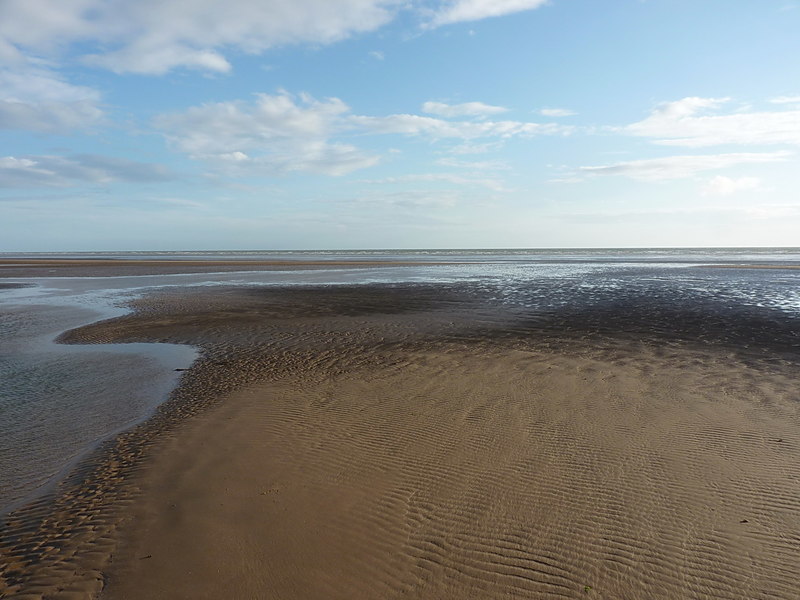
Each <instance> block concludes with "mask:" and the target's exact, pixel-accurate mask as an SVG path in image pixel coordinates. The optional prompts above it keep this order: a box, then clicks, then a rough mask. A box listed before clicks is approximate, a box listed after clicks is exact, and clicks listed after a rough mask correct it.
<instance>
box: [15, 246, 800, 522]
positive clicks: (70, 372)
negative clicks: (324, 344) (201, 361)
mask: <svg viewBox="0 0 800 600" xmlns="http://www.w3.org/2000/svg"><path fill="white" fill-rule="evenodd" d="M12 258H13V259H18V258H53V259H76V260H82V259H85V260H90V259H111V260H125V259H144V260H147V259H153V260H171V261H185V260H194V261H197V260H204V261H212V262H213V261H230V260H238V261H248V260H253V261H286V262H289V263H291V262H292V261H298V262H302V261H314V262H328V261H329V262H330V263H331V265H328V266H325V267H324V268H311V269H308V268H304V269H293V268H291V267H287V268H286V269H282V270H269V271H264V270H256V269H252V270H250V269H247V268H246V266H245V267H242V269H241V270H239V271H224V272H214V269H213V267H212V268H210V269H209V272H208V273H191V274H170V275H143V276H117V277H55V276H53V277H35V278H20V277H13V278H11V277H3V276H2V267H0V515H2V514H4V513H7V512H9V511H12V510H13V509H15V508H17V507H19V506H20V505H22V504H24V503H26V502H28V501H30V500H32V499H34V498H36V497H37V496H38V495H41V494H43V493H46V492H47V491H48V490H50V489H52V487H53V486H54V485H55V484H56V483H57V482H58V481H59V480H60V479H61V478H63V477H64V476H65V475H66V474H67V473H68V472H69V471H70V469H72V468H73V467H74V466H75V465H76V464H77V463H78V462H79V461H80V460H81V458H83V457H85V456H86V455H87V454H88V453H89V452H91V451H92V450H93V449H95V448H96V447H97V446H98V445H99V444H100V443H102V442H103V441H104V440H107V439H109V438H111V437H113V436H114V435H116V434H118V433H119V432H121V431H124V430H125V429H127V428H130V427H132V426H133V425H135V424H137V423H140V422H142V421H143V420H145V419H147V418H148V417H149V416H151V415H152V414H153V412H154V411H155V410H156V408H157V407H158V406H159V404H161V403H162V402H164V401H165V400H166V399H167V398H168V396H169V394H170V392H171V391H172V390H173V389H174V387H175V386H176V385H177V384H178V382H179V378H180V376H181V372H182V370H184V369H186V368H188V367H189V366H190V365H191V364H192V362H193V361H194V360H195V359H196V357H197V355H198V351H197V349H195V348H191V347H187V346H179V345H171V344H141V343H136V344H95V345H64V344H58V343H56V341H55V340H56V338H58V337H59V335H60V334H62V333H63V332H65V331H68V330H70V329H73V328H76V327H80V326H82V325H86V324H89V323H92V322H95V321H98V320H102V319H109V318H113V317H117V316H121V315H124V314H125V313H126V312H127V311H128V309H127V308H126V306H127V303H128V302H130V301H131V300H133V299H135V298H137V297H141V296H143V295H146V294H147V293H148V292H150V291H152V290H155V289H159V288H180V287H187V286H221V285H241V286H298V285H315V286H319V285H361V284H364V285H366V284H397V283H408V284H429V285H436V284H446V285H452V284H466V285H473V286H480V287H483V288H484V289H487V290H492V292H493V298H494V301H495V302H497V303H498V304H500V305H504V306H506V307H511V308H512V309H513V310H517V311H520V312H521V313H524V314H526V315H529V316H530V315H534V316H535V315H537V314H542V315H544V314H548V315H552V314H556V313H559V311H561V313H563V314H567V313H569V314H572V315H578V314H580V315H584V316H585V315H587V314H589V315H601V314H604V313H603V311H604V310H606V311H607V309H609V307H611V308H614V310H615V314H616V318H627V319H630V320H635V319H637V318H639V319H640V320H641V319H646V320H649V319H653V315H661V316H660V318H661V319H662V320H664V321H674V320H675V319H679V318H684V316H685V315H689V314H691V315H692V318H693V319H695V320H698V321H699V322H700V323H701V325H702V323H703V322H704V320H709V319H710V318H711V316H713V318H714V319H717V321H718V322H719V324H720V325H719V327H717V329H716V330H715V331H717V334H715V335H722V334H720V333H719V332H720V331H723V333H724V335H728V336H729V339H728V341H733V342H736V343H742V344H748V343H750V341H752V340H751V338H752V336H750V337H748V335H750V334H747V335H742V336H739V337H738V338H737V337H736V331H733V330H734V329H735V327H736V325H735V324H736V323H741V322H745V321H747V322H750V323H752V322H758V323H762V324H763V323H766V324H767V325H766V326H765V327H764V328H762V330H761V331H762V333H761V334H759V335H761V338H765V336H766V338H768V339H760V338H758V336H756V338H754V339H755V342H756V343H765V344H768V342H770V340H773V339H775V340H778V341H779V342H780V343H781V344H782V349H783V350H785V351H789V352H793V351H795V350H796V351H797V353H798V356H800V248H680V249H675V248H668V249H665V248H640V249H624V248H604V249H501V250H485V249H477V250H465V249H434V250H431V249H417V250H350V251H327V250H308V251H192V252H115V253H107V252H80V253H75V252H71V253H47V254H15V253H0V261H2V260H3V259H12ZM346 261H362V262H364V261H375V262H376V265H375V266H370V267H358V268H353V267H348V266H346V265H341V264H338V263H340V262H346ZM398 262H403V263H407V264H402V265H398V264H393V263H398ZM382 263H385V264H382ZM756 265H757V266H760V267H767V268H752V267H753V266H756ZM720 267H724V268H720ZM643 306H644V307H647V310H646V311H644V312H643V313H642V312H641V310H640V309H641V307H643ZM626 307H628V308H626ZM676 307H678V308H680V310H676ZM637 310H638V311H639V313H641V314H638V313H637ZM637 314H638V316H637ZM620 315H621V316H620ZM642 315H644V316H642ZM675 315H683V316H681V317H676V316H675ZM726 315H727V317H726ZM726 318H727V320H726ZM720 319H721V320H720ZM564 322H566V321H564ZM696 330H697V329H695V330H693V331H696ZM712 333H713V332H712ZM731 336H732V337H731ZM765 347H766V346H765Z"/></svg>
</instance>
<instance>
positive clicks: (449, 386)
mask: <svg viewBox="0 0 800 600" xmlns="http://www.w3.org/2000/svg"><path fill="white" fill-rule="evenodd" d="M141 266H142V265H137V268H138V267H141ZM146 266H147V267H148V268H150V267H151V266H153V265H146ZM262 266H264V267H269V268H273V267H274V265H262ZM312 266H313V265H312ZM334 266H335V265H334ZM156 267H158V266H157V265H156ZM200 267H202V265H201V266H200ZM231 267H232V268H234V267H236V265H231ZM284 267H285V265H284ZM15 268H16V267H15ZM70 268H71V267H70ZM80 268H89V267H87V266H82V267H80ZM96 268H102V269H107V268H115V267H113V265H112V266H109V265H96ZM116 268H117V269H118V268H119V267H116ZM159 268H160V267H159ZM170 268H172V267H170ZM193 268H194V267H193ZM205 268H207V267H205ZM730 270H731V269H730V268H729V269H724V270H722V271H724V272H722V271H715V273H711V274H710V275H708V277H732V276H734V275H735V274H730V275H729V274H728V272H729V271H730ZM756 271H759V270H756V269H749V270H748V274H745V275H743V276H742V277H745V278H755V277H763V276H764V275H761V274H760V273H758V272H756ZM768 271H769V270H768ZM717 272H719V273H721V274H719V275H718V274H716V273H717ZM697 273H705V272H700V271H697ZM645 275H647V276H650V275H651V274H650V273H649V272H646V273H645ZM582 277H584V275H582V274H579V275H575V276H574V284H570V285H574V286H583V285H585V284H584V283H583V279H581V278H582ZM669 277H672V276H671V275H670V276H664V279H663V281H661V280H660V282H659V283H658V285H655V284H651V283H648V280H647V278H646V277H644V276H643V275H638V272H637V279H631V282H630V289H626V290H622V291H621V290H620V289H618V288H614V287H613V286H608V285H605V284H604V285H605V287H602V288H599V287H598V288H597V289H599V290H600V291H594V292H592V293H593V294H594V295H593V296H591V301H589V300H580V298H579V297H578V296H577V295H576V292H575V289H578V287H575V288H574V289H573V288H572V287H569V288H568V287H564V290H565V291H564V294H562V295H563V298H562V296H559V295H558V293H557V291H558V290H557V288H558V286H559V285H561V286H566V284H564V283H559V282H561V281H562V280H560V279H559V280H556V279H553V280H546V281H545V280H542V281H539V280H537V281H536V283H535V284H528V283H524V284H519V286H518V287H516V288H513V289H510V288H506V287H503V286H502V285H500V284H498V283H497V282H496V281H494V280H492V281H490V282H488V283H487V282H486V281H485V280H484V279H481V278H476V279H473V280H470V281H460V280H450V281H445V282H432V283H426V282H393V283H364V284H358V285H354V284H341V285H319V284H309V285H295V286H282V285H276V286H272V287H261V286H241V285H233V284H230V285H221V286H217V287H214V288H209V287H194V288H189V287H179V286H172V287H165V288H163V289H158V290H152V291H150V292H148V293H146V294H143V295H141V296H140V297H138V298H137V299H134V300H132V301H131V302H130V308H131V309H132V311H133V312H131V313H129V314H127V315H123V316H118V317H114V318H111V319H107V320H102V321H99V322H96V323H92V324H89V325H85V326H82V327H78V328H77V329H72V330H70V331H67V332H65V333H63V334H62V335H61V337H60V340H59V341H61V342H62V343H65V344H106V343H129V342H137V343H143V342H165V343H171V344H182V345H189V346H192V347H195V348H197V349H198V351H199V358H198V359H197V360H196V361H195V362H194V363H193V364H192V366H191V367H189V368H188V370H186V371H184V372H182V373H181V380H180V384H179V385H178V387H177V388H176V390H175V391H174V392H173V393H172V395H171V397H170V399H169V400H168V401H167V402H166V403H164V404H163V405H161V407H160V408H159V409H158V411H157V412H156V414H155V415H154V416H153V417H152V418H150V419H148V420H146V421H145V422H144V423H141V424H139V425H137V426H136V427H134V428H131V429H128V430H126V431H125V432H123V433H122V434H120V435H118V436H116V437H114V438H113V439H112V440H109V441H108V442H106V443H104V444H103V445H102V446H101V447H100V448H98V449H97V450H96V451H95V452H94V453H93V454H92V455H91V456H90V457H88V458H87V459H86V460H84V461H83V462H82V463H81V465H80V467H79V468H78V469H77V470H76V471H74V472H73V473H71V474H70V475H69V477H67V478H66V479H65V480H64V481H63V483H62V484H61V486H60V488H59V491H58V493H56V494H53V495H50V496H48V497H45V498H42V499H41V500H38V501H36V502H33V503H32V504H30V505H28V506H26V507H23V508H21V509H19V510H17V511H15V512H14V513H12V514H11V515H9V516H8V518H7V521H6V523H5V525H4V527H3V532H2V537H1V538H0V594H3V595H4V597H12V598H70V599H72V598H103V599H111V600H115V599H124V598H131V599H133V598H165V599H166V598H387V597H400V596H404V597H410V598H556V597H561V598H603V599H612V598H614V599H619V598H623V599H628V598H629V599H646V598H654V599H656V598H730V599H734V598H735V599H742V600H744V599H753V598H778V599H783V598H785V599H790V598H794V597H796V595H797V588H796V580H797V573H798V572H800V500H798V498H800V493H798V492H800V460H798V459H800V438H799V437H798V431H800V403H798V395H797V390H798V383H800V380H799V379H798V375H797V372H798V371H797V362H798V358H799V357H800V354H798V327H797V321H796V319H795V318H794V316H793V315H792V314H789V313H787V312H786V311H783V312H782V311H780V310H778V309H777V308H774V307H772V308H770V307H767V308H764V307H763V306H758V305H756V304H748V303H746V302H741V301H740V302H738V303H735V302H732V301H731V300H730V298H731V297H733V296H728V295H725V294H726V293H724V290H723V288H722V287H721V286H718V287H713V286H706V288H707V289H706V291H704V292H703V294H701V295H699V296H698V295H697V293H695V292H694V291H686V290H689V289H690V288H689V286H687V285H684V284H681V285H677V284H674V283H673V281H674V280H677V279H676V278H675V277H673V279H670V278H669ZM692 277H693V279H692V281H694V279H696V276H694V275H692ZM714 281H716V280H714ZM748 281H749V280H748ZM664 282H666V283H664ZM637 285H640V286H643V287H641V288H637V287H636V286H637ZM692 285H694V286H695V287H697V285H698V284H696V283H693V284H692ZM737 285H738V284H737ZM645 286H646V287H645ZM692 289H694V288H692ZM543 295H546V296H547V297H548V298H555V300H553V301H552V302H550V300H548V302H549V303H548V304H546V306H545V305H544V304H541V303H540V304H537V305H536V306H537V308H536V310H531V309H530V308H529V306H531V304H530V302H531V301H530V299H531V298H539V297H540V296H543ZM521 297H524V299H525V302H523V301H521V300H519V298H521ZM526 302H527V303H526Z"/></svg>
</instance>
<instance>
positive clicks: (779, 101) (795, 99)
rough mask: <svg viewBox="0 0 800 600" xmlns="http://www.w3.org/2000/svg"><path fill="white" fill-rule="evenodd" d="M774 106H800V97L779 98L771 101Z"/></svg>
mask: <svg viewBox="0 0 800 600" xmlns="http://www.w3.org/2000/svg"><path fill="white" fill-rule="evenodd" d="M770 102H772V103H773V104H800V96H778V97H777V98H772V99H770Z"/></svg>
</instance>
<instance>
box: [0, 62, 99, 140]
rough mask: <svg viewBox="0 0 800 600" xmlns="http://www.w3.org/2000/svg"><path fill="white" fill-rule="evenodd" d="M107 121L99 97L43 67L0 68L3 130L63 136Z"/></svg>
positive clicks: (0, 119)
mask: <svg viewBox="0 0 800 600" xmlns="http://www.w3.org/2000/svg"><path fill="white" fill-rule="evenodd" d="M103 118H104V113H103V110H102V108H100V94H99V93H98V92H97V91H96V90H93V89H91V88H87V87H83V86H77V85H72V84H70V83H67V82H66V81H63V80H62V79H61V78H60V77H58V75H56V74H55V73H52V72H51V71H48V70H46V69H43V68H38V67H32V66H28V65H23V66H21V67H19V68H16V69H0V129H24V130H29V131H36V132H41V133H61V132H65V131H69V130H72V129H80V128H85V127H90V126H92V125H95V124H98V123H101V122H102V121H103Z"/></svg>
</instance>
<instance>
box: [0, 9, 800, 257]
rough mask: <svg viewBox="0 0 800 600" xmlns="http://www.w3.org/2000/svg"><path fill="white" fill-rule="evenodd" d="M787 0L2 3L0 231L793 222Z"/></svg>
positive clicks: (799, 142) (359, 231) (797, 181)
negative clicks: (757, 0)
mask: <svg viewBox="0 0 800 600" xmlns="http://www.w3.org/2000/svg"><path fill="white" fill-rule="evenodd" d="M798 31H800V0H774V1H772V0H765V1H763V2H753V1H752V0H724V1H723V0H702V1H697V0H692V1H689V0H609V1H608V2H597V0H549V1H541V0H405V1H401V0H224V1H223V0H137V1H136V2H132V1H130V0H2V1H1V2H0V251H82V250H181V249H187V250H191V249H327V248H330V249H347V248H420V247H426V248H452V247H461V248H476V247H487V248H497V247H608V246H610V247H641V246H797V245H800V169H798V167H800V163H799V162H798V151H800V60H798V58H797V57H798V56H800V35H798V33H797V32H798Z"/></svg>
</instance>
